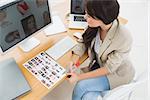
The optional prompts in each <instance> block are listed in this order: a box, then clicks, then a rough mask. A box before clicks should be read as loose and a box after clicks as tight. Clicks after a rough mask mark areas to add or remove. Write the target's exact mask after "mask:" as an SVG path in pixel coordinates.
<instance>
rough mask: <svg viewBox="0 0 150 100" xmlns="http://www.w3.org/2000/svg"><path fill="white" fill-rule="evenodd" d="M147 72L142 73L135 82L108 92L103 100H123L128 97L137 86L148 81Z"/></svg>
mask: <svg viewBox="0 0 150 100" xmlns="http://www.w3.org/2000/svg"><path fill="white" fill-rule="evenodd" d="M147 75H148V73H147V71H144V72H142V73H141V74H140V75H139V76H138V77H137V78H136V79H135V80H134V81H133V82H131V83H129V84H125V85H122V86H119V87H117V88H115V89H112V90H110V91H107V92H106V93H105V95H104V96H103V99H102V100H121V99H123V98H124V97H126V96H128V95H129V93H130V92H132V91H133V90H134V89H135V88H136V87H137V86H139V85H140V84H142V83H144V82H146V81H147Z"/></svg>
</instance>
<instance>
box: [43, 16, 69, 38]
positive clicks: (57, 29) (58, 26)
mask: <svg viewBox="0 0 150 100" xmlns="http://www.w3.org/2000/svg"><path fill="white" fill-rule="evenodd" d="M66 31H67V30H66V28H65V26H64V24H63V22H62V21H61V19H60V17H59V16H52V24H50V25H49V26H48V27H46V28H45V29H44V33H45V34H46V35H47V36H49V35H54V34H58V33H62V32H66Z"/></svg>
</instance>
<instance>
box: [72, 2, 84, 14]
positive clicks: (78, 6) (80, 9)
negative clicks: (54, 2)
mask: <svg viewBox="0 0 150 100" xmlns="http://www.w3.org/2000/svg"><path fill="white" fill-rule="evenodd" d="M71 14H81V15H84V14H85V11H84V0H71Z"/></svg>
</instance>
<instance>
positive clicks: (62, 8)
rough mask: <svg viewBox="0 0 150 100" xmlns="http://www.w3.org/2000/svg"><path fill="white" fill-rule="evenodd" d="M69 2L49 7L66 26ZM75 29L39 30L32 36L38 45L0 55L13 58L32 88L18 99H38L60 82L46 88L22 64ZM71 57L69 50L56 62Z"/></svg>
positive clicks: (123, 21)
mask: <svg viewBox="0 0 150 100" xmlns="http://www.w3.org/2000/svg"><path fill="white" fill-rule="evenodd" d="M69 4H70V3H69V2H68V0H64V2H62V3H61V4H58V5H55V6H52V7H51V11H56V12H57V14H58V15H59V16H60V17H61V19H62V20H63V22H64V23H66V26H67V21H66V19H65V16H66V14H67V12H69ZM119 19H120V20H121V22H122V23H123V24H126V23H127V21H126V20H125V19H123V18H119ZM77 31H78V32H83V30H69V29H68V30H67V32H64V33H60V34H57V35H53V36H45V34H44V33H43V32H42V31H41V32H39V33H37V34H36V35H34V37H36V38H37V39H39V40H40V42H41V43H40V45H39V46H38V47H36V48H34V49H33V50H32V51H30V52H28V53H25V52H23V51H22V50H20V48H19V47H16V48H13V49H12V50H10V51H9V52H8V53H6V54H5V55H0V60H4V59H7V58H10V57H13V58H15V60H16V62H17V63H18V65H19V67H20V69H21V71H22V73H23V74H24V76H25V78H26V79H27V81H28V83H29V84H30V86H31V88H32V90H31V92H28V93H27V94H25V95H23V96H21V97H19V99H20V100H31V99H32V100H40V99H41V98H42V97H43V96H45V95H46V94H47V93H48V92H50V91H51V90H52V89H53V88H55V87H56V86H57V85H58V84H60V83H61V81H60V82H58V84H56V85H55V86H54V87H52V88H51V89H47V88H46V87H44V86H43V85H42V84H41V83H40V82H39V81H38V80H37V79H36V78H35V77H34V76H33V75H32V74H31V73H30V72H28V71H27V70H26V69H25V68H24V67H23V65H22V64H23V63H24V62H26V61H27V60H28V59H30V58H32V57H33V56H35V55H36V54H38V53H40V52H41V51H45V50H47V49H48V48H49V47H51V46H52V45H54V44H55V43H56V42H57V41H59V40H60V39H62V38H63V37H65V36H67V35H69V36H70V37H72V38H73V39H75V38H74V37H73V35H72V34H73V33H74V32H77ZM71 57H72V54H71V51H69V52H68V53H66V54H65V55H64V56H63V57H61V58H60V59H59V60H58V61H57V62H58V63H59V64H60V65H62V66H63V67H65V66H66V65H67V64H68V63H69V62H70V61H71ZM86 57H87V55H84V56H83V57H82V58H81V59H80V61H81V62H82V61H84V60H85V59H86ZM64 59H65V60H64ZM74 59H76V57H74ZM66 61H67V62H66ZM63 80H64V79H63ZM63 80H62V81H63Z"/></svg>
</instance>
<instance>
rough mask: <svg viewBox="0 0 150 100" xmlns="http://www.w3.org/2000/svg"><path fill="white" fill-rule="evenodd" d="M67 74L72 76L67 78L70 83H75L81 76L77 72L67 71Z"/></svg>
mask: <svg viewBox="0 0 150 100" xmlns="http://www.w3.org/2000/svg"><path fill="white" fill-rule="evenodd" d="M67 76H70V77H68V78H67V80H68V81H69V82H70V83H75V82H77V81H78V80H79V77H78V75H77V74H76V73H67Z"/></svg>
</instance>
